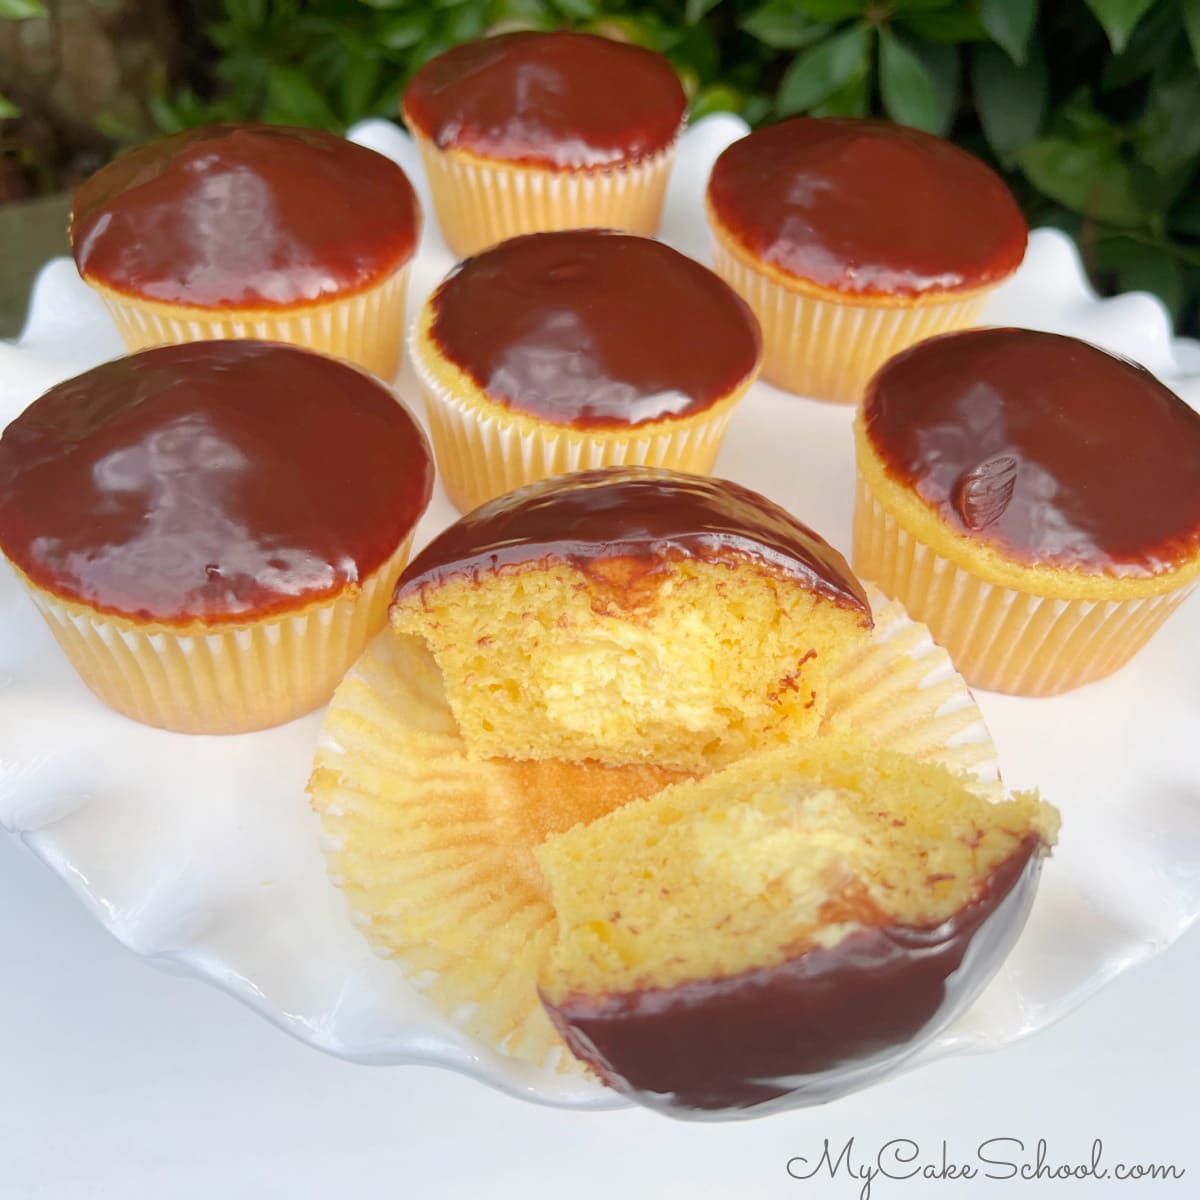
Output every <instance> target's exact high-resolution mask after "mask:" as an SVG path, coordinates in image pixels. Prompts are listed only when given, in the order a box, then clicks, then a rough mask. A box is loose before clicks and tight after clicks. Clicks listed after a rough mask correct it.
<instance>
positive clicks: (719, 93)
mask: <svg viewBox="0 0 1200 1200" xmlns="http://www.w3.org/2000/svg"><path fill="white" fill-rule="evenodd" d="M744 103H745V98H744V97H743V96H742V93H741V92H739V91H738V90H737V88H731V87H729V86H728V84H724V83H717V84H713V85H712V86H711V87H706V88H701V89H700V91H698V92H697V93H696V98H695V99H694V100H693V101H692V106H691V110H690V113H689V115H690V117H691V119H692V120H693V121H697V120H699V119H700V118H701V117H707V116H708V115H709V113H715V112H741V111H742V106H743V104H744Z"/></svg>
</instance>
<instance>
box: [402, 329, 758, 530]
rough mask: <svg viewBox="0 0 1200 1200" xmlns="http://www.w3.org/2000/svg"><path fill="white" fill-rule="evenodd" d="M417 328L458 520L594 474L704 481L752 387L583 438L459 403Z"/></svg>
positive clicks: (443, 470) (420, 373) (420, 371)
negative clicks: (510, 495) (490, 504)
mask: <svg viewBox="0 0 1200 1200" xmlns="http://www.w3.org/2000/svg"><path fill="white" fill-rule="evenodd" d="M419 329H420V324H419V323H418V324H417V325H416V326H414V331H413V338H412V345H411V347H410V353H411V356H412V362H413V366H414V368H415V369H416V373H417V378H418V379H419V380H420V383H421V391H422V394H423V395H424V398H425V413H426V416H427V417H428V419H429V435H430V440H431V441H432V442H433V452H434V457H435V458H436V460H437V468H438V477H439V478H440V479H441V481H442V485H443V487H445V489H446V494H447V495H448V496H449V497H450V500H451V502H452V503H453V504H454V506H455V507H456V508H457V509H458V510H459V511H460V512H464V513H465V512H470V511H471V510H472V509H474V508H477V507H478V506H479V505H481V504H483V503H485V502H486V501H488V500H491V499H493V498H494V497H496V496H502V495H504V493H506V492H511V491H512V490H513V489H514V488H518V487H523V486H524V485H525V484H527V483H534V482H536V481H537V480H539V479H546V478H548V477H549V476H551V475H565V474H567V473H569V472H572V471H588V470H592V469H594V468H596V467H619V466H649V467H669V468H672V469H674V470H676V471H688V472H691V473H692V474H696V475H707V474H708V473H709V472H710V471H711V470H712V467H713V464H714V463H715V462H716V458H717V453H718V451H719V450H720V449H721V443H722V441H724V438H725V432H726V430H727V429H728V428H729V422H730V420H731V419H732V417H733V411H734V409H735V408H736V406H737V403H738V401H739V400H740V399H741V398H742V395H743V393H744V392H745V390H746V388H747V387H749V385H750V380H749V379H748V380H747V381H746V382H745V383H744V384H742V385H740V386H739V387H738V389H737V391H735V392H733V393H732V394H731V395H730V396H728V397H726V398H725V399H723V400H720V401H718V402H717V403H716V404H714V405H713V406H712V407H711V408H708V409H706V410H704V411H703V412H701V413H697V414H695V415H694V416H687V417H676V418H672V419H671V420H670V421H669V422H666V423H655V424H654V425H651V426H642V427H640V428H639V427H636V426H635V427H633V428H630V429H616V430H613V429H598V430H590V429H589V430H580V429H572V428H570V427H569V426H562V425H551V424H549V423H543V422H538V421H536V419H534V418H530V417H525V416H523V415H520V414H518V415H516V416H513V417H509V416H508V415H507V414H506V413H505V411H504V410H503V409H500V408H499V406H498V405H494V404H489V405H488V407H487V409H484V408H483V407H482V406H481V405H479V404H476V403H472V402H471V401H470V400H464V399H462V398H461V397H459V396H456V395H455V394H454V392H452V391H451V390H450V389H449V388H447V387H446V386H445V385H444V384H443V383H441V382H440V381H439V380H438V379H437V378H436V376H435V375H434V373H433V372H432V371H431V370H430V369H429V367H428V365H427V364H426V363H425V362H424V361H423V358H422V354H421V345H420V333H419Z"/></svg>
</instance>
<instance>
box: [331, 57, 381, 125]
mask: <svg viewBox="0 0 1200 1200" xmlns="http://www.w3.org/2000/svg"><path fill="white" fill-rule="evenodd" d="M382 77H383V63H381V62H380V61H379V59H378V58H369V57H365V56H351V57H349V58H348V59H347V61H346V66H345V70H344V71H343V73H342V76H341V84H340V87H339V92H340V93H341V94H340V97H339V98H340V101H341V104H340V106H339V107H340V109H341V116H342V123H343V124H344V125H353V124H354V123H355V121H361V120H362V119H363V117H369V116H372V115H373V114H374V112H375V105H374V100H375V94H376V92H378V90H379V84H380V81H381V79H382Z"/></svg>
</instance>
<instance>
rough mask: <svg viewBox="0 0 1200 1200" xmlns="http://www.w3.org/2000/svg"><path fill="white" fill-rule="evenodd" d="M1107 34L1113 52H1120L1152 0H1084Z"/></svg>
mask: <svg viewBox="0 0 1200 1200" xmlns="http://www.w3.org/2000/svg"><path fill="white" fill-rule="evenodd" d="M1084 3H1086V4H1087V6H1088V8H1090V9H1091V10H1092V13H1093V15H1094V16H1095V18H1096V20H1097V21H1099V22H1100V24H1101V25H1102V26H1103V28H1104V32H1105V34H1106V35H1107V36H1108V44H1109V45H1110V46H1111V47H1112V48H1113V52H1114V53H1116V54H1120V53H1121V51H1122V50H1124V49H1125V45H1126V43H1127V42H1128V41H1129V35H1130V34H1131V33H1132V32H1133V30H1134V26H1136V25H1137V23H1138V22H1139V21H1140V20H1141V19H1142V17H1144V16H1145V15H1146V10H1147V9H1149V8H1150V6H1151V5H1152V4H1153V3H1154V0H1084Z"/></svg>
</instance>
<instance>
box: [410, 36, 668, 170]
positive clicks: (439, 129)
mask: <svg viewBox="0 0 1200 1200" xmlns="http://www.w3.org/2000/svg"><path fill="white" fill-rule="evenodd" d="M686 107H687V99H686V97H685V96H684V93H683V87H682V86H681V84H680V82H679V78H678V76H677V75H676V74H675V71H674V69H673V68H672V66H671V64H670V63H669V62H668V61H667V60H666V59H665V58H663V56H662V55H661V54H655V53H654V52H653V51H650V50H643V49H641V48H640V47H638V46H631V45H629V44H628V43H626V42H617V41H613V40H612V39H610V38H604V37H595V36H592V35H590V34H584V33H567V32H559V33H508V34H502V35H500V36H498V37H490V38H483V39H482V40H480V41H476V42H467V43H465V44H464V45H461V46H455V47H454V48H453V49H451V50H447V51H446V53H445V54H440V55H438V57H437V58H435V59H433V60H431V61H430V62H427V63H426V64H425V65H424V66H423V67H422V68H421V69H420V70H419V71H418V72H417V73H416V74H415V75H414V76H413V78H412V82H411V83H410V84H409V85H408V90H407V91H406V92H405V93H404V117H405V120H407V121H408V122H409V123H410V124H412V125H414V126H415V127H416V129H417V130H418V131H419V132H420V133H421V134H423V135H424V136H425V137H427V138H429V139H430V140H431V141H433V142H434V143H436V144H437V145H438V146H439V147H441V148H443V149H448V148H461V149H464V150H470V151H473V152H474V153H476V154H480V155H483V156H485V157H488V158H497V159H504V160H507V161H510V162H518V163H525V164H529V165H535V164H536V165H541V166H550V167H602V166H606V165H611V164H613V163H623V162H631V161H635V160H637V159H642V158H646V157H648V156H650V155H653V154H657V153H658V152H659V151H662V150H665V149H666V148H667V147H668V146H670V145H671V144H672V143H673V142H674V140H675V138H676V137H677V136H678V135H679V130H680V126H681V125H682V123H683V115H684V110H685V109H686Z"/></svg>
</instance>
